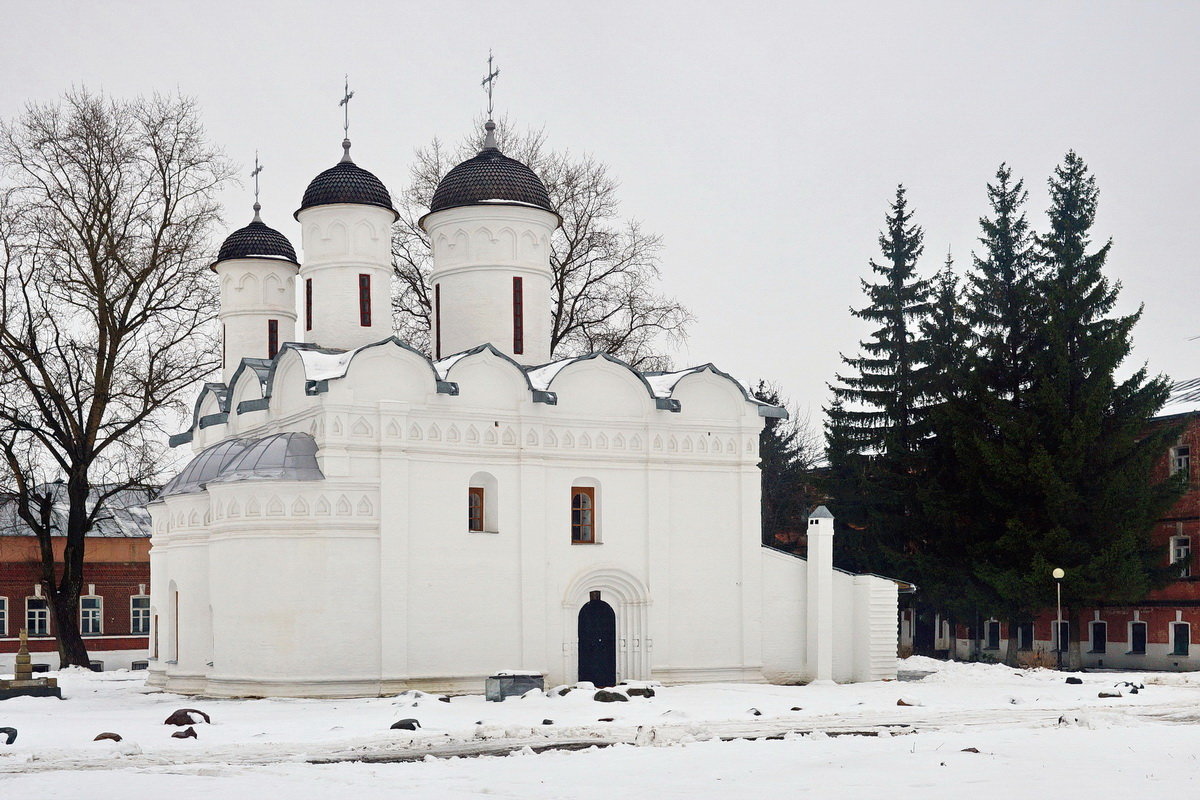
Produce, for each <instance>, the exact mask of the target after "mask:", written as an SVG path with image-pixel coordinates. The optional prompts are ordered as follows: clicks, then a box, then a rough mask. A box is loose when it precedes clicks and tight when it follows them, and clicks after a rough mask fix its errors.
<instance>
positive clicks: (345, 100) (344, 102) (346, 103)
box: [338, 75, 354, 161]
mask: <svg viewBox="0 0 1200 800" xmlns="http://www.w3.org/2000/svg"><path fill="white" fill-rule="evenodd" d="M352 97H354V92H352V91H350V76H349V75H347V76H346V89H345V94H343V95H342V99H341V101H340V102H339V103H338V105H339V106H342V107H343V109H344V113H345V116H344V117H343V122H342V131H343V132H344V134H345V136H344V138H343V139H342V151H343V152H342V161H349V160H350V98H352Z"/></svg>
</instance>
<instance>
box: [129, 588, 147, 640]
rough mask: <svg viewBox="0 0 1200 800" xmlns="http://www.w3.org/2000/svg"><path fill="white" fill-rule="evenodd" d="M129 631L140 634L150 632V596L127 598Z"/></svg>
mask: <svg viewBox="0 0 1200 800" xmlns="http://www.w3.org/2000/svg"><path fill="white" fill-rule="evenodd" d="M129 632H130V633H136V634H140V635H142V636H145V635H148V634H149V633H150V598H149V597H148V596H147V595H144V594H140V595H134V596H133V597H131V598H129Z"/></svg>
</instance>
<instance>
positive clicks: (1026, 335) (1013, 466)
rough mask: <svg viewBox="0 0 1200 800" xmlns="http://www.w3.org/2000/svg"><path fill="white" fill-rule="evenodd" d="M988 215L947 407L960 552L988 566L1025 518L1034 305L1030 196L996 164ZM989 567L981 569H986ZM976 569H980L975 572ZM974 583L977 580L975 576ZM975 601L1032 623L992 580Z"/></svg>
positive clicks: (1011, 645)
mask: <svg viewBox="0 0 1200 800" xmlns="http://www.w3.org/2000/svg"><path fill="white" fill-rule="evenodd" d="M987 198H988V204H989V206H990V210H991V216H985V217H982V218H980V220H979V227H980V232H981V235H980V238H979V244H980V250H979V251H977V252H975V253H973V271H972V272H971V274H970V276H969V278H968V289H967V315H968V322H969V324H970V326H971V328H972V330H973V332H974V337H975V338H974V342H973V344H974V346H973V347H972V348H971V350H970V353H969V355H968V356H967V365H966V366H967V371H966V378H965V380H964V389H963V393H962V394H961V395H960V397H959V398H958V399H957V400H956V401H955V402H954V403H953V404H952V408H951V410H950V417H951V425H952V427H953V431H954V432H953V436H954V440H955V445H956V454H957V456H958V468H959V485H958V487H957V495H956V496H957V500H958V509H957V511H958V518H959V520H960V521H961V522H962V523H963V525H964V527H965V528H966V532H965V536H964V539H965V541H966V544H965V548H964V549H965V551H966V552H965V556H966V558H967V559H968V560H969V561H970V563H972V564H990V563H992V561H994V559H995V553H994V551H993V548H994V547H996V546H997V543H998V542H1003V541H1005V537H1006V536H1007V534H1008V527H1009V525H1010V524H1012V523H1013V521H1014V520H1017V519H1019V518H1020V517H1021V516H1022V515H1023V514H1027V509H1026V503H1027V497H1028V486H1027V483H1028V481H1029V475H1028V473H1027V470H1026V468H1025V466H1026V464H1025V462H1026V458H1025V451H1024V449H1023V448H1024V447H1025V445H1026V439H1027V437H1026V436H1024V435H1023V433H1024V432H1026V431H1028V430H1030V429H1031V426H1034V425H1036V421H1035V420H1034V419H1033V418H1032V416H1031V411H1030V409H1029V407H1028V406H1029V403H1028V400H1027V398H1026V392H1027V390H1028V388H1029V386H1030V384H1031V381H1032V370H1033V360H1034V353H1035V350H1036V348H1037V346H1038V341H1037V339H1038V335H1039V334H1038V328H1039V326H1040V325H1041V324H1043V323H1044V317H1043V311H1044V307H1043V303H1041V302H1039V297H1038V287H1037V276H1038V271H1037V265H1036V263H1035V260H1034V251H1033V245H1034V242H1033V235H1032V232H1031V230H1030V226H1029V221H1028V219H1027V217H1026V215H1025V203H1026V201H1027V199H1028V192H1026V191H1025V187H1024V182H1023V181H1021V180H1019V179H1017V180H1014V179H1013V176H1012V170H1011V168H1009V167H1008V165H1007V164H1001V165H1000V167H999V169H997V171H996V178H995V182H994V183H989V184H988V186H987ZM986 571H987V569H986V568H985V570H984V572H986ZM976 572H978V571H976ZM973 577H974V575H973ZM970 584H971V587H972V589H973V592H972V594H973V595H974V596H973V598H972V602H973V603H975V604H977V605H979V606H982V607H983V608H985V609H987V610H988V611H989V612H991V613H995V614H998V615H999V616H1001V618H1003V619H1006V620H1007V621H1008V623H1009V628H1010V631H1011V630H1013V629H1014V627H1013V626H1015V625H1016V624H1018V623H1020V622H1024V621H1028V620H1030V619H1032V614H1033V612H1034V611H1035V610H1036V609H1037V608H1038V607H1039V606H1038V596H1037V595H1029V594H1023V593H1021V592H1012V593H1008V594H1007V595H1005V596H1002V595H1001V593H1000V591H999V590H998V587H997V586H996V585H995V582H994V581H992V580H972V581H970ZM1004 660H1005V663H1007V664H1010V665H1014V666H1015V665H1016V663H1017V642H1016V637H1015V636H1012V635H1010V636H1009V637H1008V650H1007V652H1006V653H1005V659H1004Z"/></svg>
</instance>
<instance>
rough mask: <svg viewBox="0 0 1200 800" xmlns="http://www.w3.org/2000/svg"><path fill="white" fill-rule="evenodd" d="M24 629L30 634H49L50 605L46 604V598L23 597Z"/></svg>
mask: <svg viewBox="0 0 1200 800" xmlns="http://www.w3.org/2000/svg"><path fill="white" fill-rule="evenodd" d="M25 630H26V631H28V632H29V635H30V636H49V635H50V607H49V606H47V605H46V598H44V597H26V598H25Z"/></svg>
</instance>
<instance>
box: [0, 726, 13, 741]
mask: <svg viewBox="0 0 1200 800" xmlns="http://www.w3.org/2000/svg"><path fill="white" fill-rule="evenodd" d="M0 736H6V737H8V740H7V741H6V742H5V744H12V743H13V742H15V741H16V740H17V729H16V728H0Z"/></svg>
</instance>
